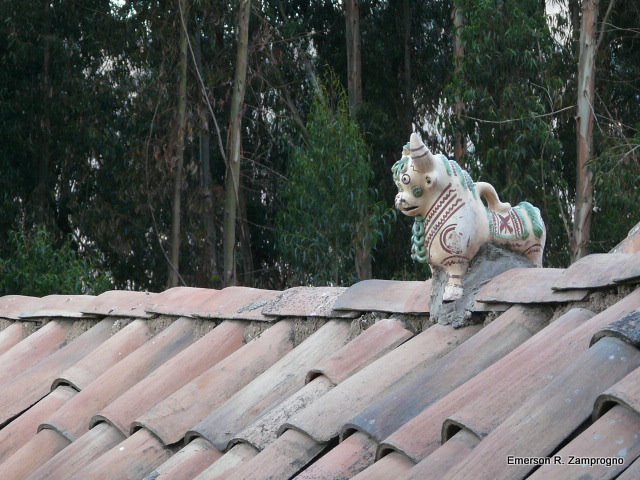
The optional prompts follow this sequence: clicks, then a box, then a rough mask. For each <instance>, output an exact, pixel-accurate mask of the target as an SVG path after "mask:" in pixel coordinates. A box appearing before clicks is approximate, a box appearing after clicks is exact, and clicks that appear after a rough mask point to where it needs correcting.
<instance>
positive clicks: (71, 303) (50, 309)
mask: <svg viewBox="0 0 640 480" xmlns="http://www.w3.org/2000/svg"><path fill="white" fill-rule="evenodd" d="M94 299H95V297H94V296H92V295H47V296H46V297H42V298H41V299H40V300H39V301H37V302H34V304H31V302H29V307H31V308H29V309H28V310H23V311H22V312H21V313H20V318H47V317H48V318H86V317H92V315H89V314H86V313H84V311H85V310H87V309H88V308H89V306H90V305H91V303H92V302H93V301H94Z"/></svg>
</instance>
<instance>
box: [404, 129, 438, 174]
mask: <svg viewBox="0 0 640 480" xmlns="http://www.w3.org/2000/svg"><path fill="white" fill-rule="evenodd" d="M409 148H410V149H411V158H412V159H413V164H414V166H415V168H416V170H418V171H419V172H430V171H432V170H433V168H434V166H435V158H434V157H433V155H432V154H431V152H430V151H429V149H428V148H427V147H426V145H425V144H424V143H422V139H421V138H420V135H418V134H417V133H412V134H411V139H410V140H409Z"/></svg>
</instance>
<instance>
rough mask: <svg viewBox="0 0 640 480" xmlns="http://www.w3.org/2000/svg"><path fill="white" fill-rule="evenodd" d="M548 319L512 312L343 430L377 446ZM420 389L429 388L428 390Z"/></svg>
mask: <svg viewBox="0 0 640 480" xmlns="http://www.w3.org/2000/svg"><path fill="white" fill-rule="evenodd" d="M549 313H550V312H545V311H543V310H540V309H529V308H525V307H518V306H514V307H511V308H510V309H509V310H507V312H505V313H503V314H502V315H501V316H500V317H498V318H497V319H496V320H494V321H493V322H491V323H490V324H489V325H488V326H486V327H484V328H483V329H482V330H480V331H479V332H478V333H476V334H475V335H473V336H472V337H471V338H470V339H468V340H467V341H466V342H464V343H463V344H462V345H460V346H459V347H458V348H456V349H454V350H452V351H451V352H450V353H448V354H446V355H445V356H443V357H442V358H440V359H438V360H436V361H435V362H432V363H429V364H426V365H422V366H421V367H420V368H416V369H415V370H414V371H412V372H411V374H409V375H407V376H406V377H404V378H402V379H401V380H400V381H399V382H398V384H396V385H394V386H393V388H392V389H390V391H389V392H388V393H387V394H386V395H384V396H382V397H381V398H380V399H378V400H376V401H375V402H374V403H372V404H371V405H370V406H369V407H368V408H366V409H365V410H364V411H362V412H361V413H360V414H359V415H358V416H356V417H355V418H354V419H353V420H352V421H350V422H349V423H348V424H347V425H346V427H345V429H346V430H350V429H355V430H359V431H362V432H365V433H367V434H369V435H370V436H371V437H373V438H374V439H376V440H377V441H382V440H384V439H385V438H386V437H387V436H389V435H390V434H391V433H393V432H394V431H395V430H397V429H398V428H400V427H401V426H402V425H403V424H405V423H406V422H408V421H409V420H411V419H412V418H413V417H415V416H416V415H418V414H419V413H420V412H421V411H422V410H424V409H425V408H426V407H428V406H429V405H431V404H432V403H434V402H435V401H437V400H438V399H440V398H441V397H443V396H444V395H446V394H447V393H449V392H450V391H452V390H453V389H454V388H456V387H457V386H459V385H461V384H463V383H464V382H466V381H467V380H469V379H470V378H472V377H473V376H475V375H476V374H478V373H480V372H481V371H482V370H484V369H485V368H486V367H488V366H489V365H491V364H493V363H494V362H496V361H497V360H499V359H500V358H502V357H503V356H504V355H506V354H507V353H509V352H510V351H511V350H513V349H514V348H515V347H517V346H518V345H520V344H521V343H522V342H524V341H525V340H527V339H528V338H529V337H531V336H532V335H533V334H535V333H536V332H537V331H539V330H540V329H542V328H543V327H544V326H545V325H546V323H547V321H548V319H549ZM424 385H429V388H428V389H425V388H424Z"/></svg>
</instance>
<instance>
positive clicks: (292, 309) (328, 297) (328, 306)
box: [262, 287, 358, 318]
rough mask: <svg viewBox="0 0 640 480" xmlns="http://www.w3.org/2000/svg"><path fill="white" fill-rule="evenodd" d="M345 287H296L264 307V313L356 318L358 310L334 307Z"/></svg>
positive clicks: (280, 315) (290, 315) (278, 315)
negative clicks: (350, 310)
mask: <svg viewBox="0 0 640 480" xmlns="http://www.w3.org/2000/svg"><path fill="white" fill-rule="evenodd" d="M345 290H346V288H343V287H294V288H290V289H288V290H285V291H284V292H283V293H282V294H280V296H279V297H278V298H277V299H276V300H274V301H273V302H271V303H270V304H269V305H267V306H265V307H264V308H263V309H262V313H263V314H264V315H271V316H275V317H325V318H355V317H357V316H358V313H357V312H349V311H347V312H344V311H338V310H334V309H333V305H334V304H335V302H336V299H337V298H338V297H339V296H340V295H341V294H342V293H343V292H344V291H345Z"/></svg>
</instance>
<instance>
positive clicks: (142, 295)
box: [83, 290, 156, 318]
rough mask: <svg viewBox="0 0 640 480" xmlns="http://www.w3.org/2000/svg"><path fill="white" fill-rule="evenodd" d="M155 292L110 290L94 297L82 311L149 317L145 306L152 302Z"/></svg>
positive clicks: (128, 316)
mask: <svg viewBox="0 0 640 480" xmlns="http://www.w3.org/2000/svg"><path fill="white" fill-rule="evenodd" d="M155 296H156V294H155V293H149V292H133V291H129V290H111V291H108V292H104V293H102V294H100V295H98V296H97V297H95V298H94V299H93V300H92V301H91V303H89V305H88V306H87V307H86V308H85V309H84V310H83V311H84V313H88V314H93V315H101V316H110V317H127V318H151V316H152V315H151V314H150V313H148V312H146V308H147V307H148V306H149V305H151V303H153V300H154V297H155Z"/></svg>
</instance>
